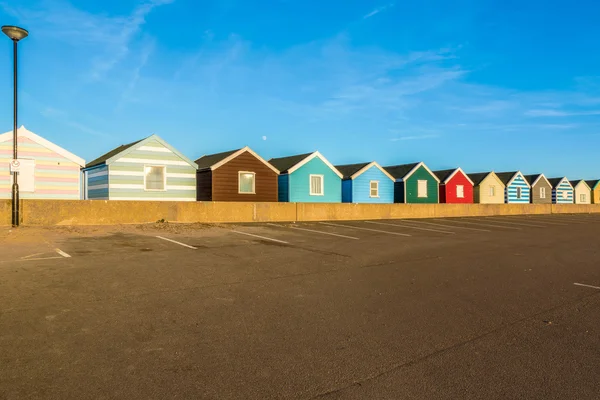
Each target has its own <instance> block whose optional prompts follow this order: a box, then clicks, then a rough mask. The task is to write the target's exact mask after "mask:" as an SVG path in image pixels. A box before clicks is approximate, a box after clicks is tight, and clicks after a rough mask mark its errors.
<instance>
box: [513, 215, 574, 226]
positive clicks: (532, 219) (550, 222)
mask: <svg viewBox="0 0 600 400" xmlns="http://www.w3.org/2000/svg"><path fill="white" fill-rule="evenodd" d="M510 219H511V220H512V221H521V222H533V223H538V222H541V223H542V224H546V225H562V226H569V224H563V223H560V222H554V221H548V220H547V219H541V218H538V217H523V218H520V217H517V218H510Z"/></svg>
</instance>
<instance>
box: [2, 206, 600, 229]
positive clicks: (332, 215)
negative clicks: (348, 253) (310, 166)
mask: <svg viewBox="0 0 600 400" xmlns="http://www.w3.org/2000/svg"><path fill="white" fill-rule="evenodd" d="M21 204H22V205H21V218H22V224H23V225H37V226H53V225H113V224H138V223H151V222H156V221H158V220H161V219H164V220H166V221H170V222H184V223H193V222H201V223H219V222H232V223H243V222H288V221H289V222H291V221H299V222H302V221H325V220H339V221H343V220H369V219H373V220H376V219H400V218H435V217H437V218H443V217H466V216H490V215H520V214H527V215H530V214H551V213H600V205H597V204H595V205H584V204H581V205H578V204H564V205H560V204H552V205H550V204H343V203H342V204H331V203H329V204H328V203H321V204H316V203H246V202H244V203H231V202H164V201H116V200H111V201H104V200H73V201H71V200H22V203H21ZM0 218H1V220H0V225H1V224H3V225H10V220H11V218H10V201H0Z"/></svg>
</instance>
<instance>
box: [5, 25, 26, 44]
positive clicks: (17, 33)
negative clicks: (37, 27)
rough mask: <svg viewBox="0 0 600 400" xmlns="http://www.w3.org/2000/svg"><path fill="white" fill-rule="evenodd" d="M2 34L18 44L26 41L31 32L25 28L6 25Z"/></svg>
mask: <svg viewBox="0 0 600 400" xmlns="http://www.w3.org/2000/svg"><path fill="white" fill-rule="evenodd" d="M2 32H4V34H5V35H6V36H8V37H9V38H10V39H11V40H13V41H15V42H18V41H19V40H21V39H25V38H26V37H27V35H29V32H27V30H25V29H23V28H19V27H18V26H11V25H4V26H3V27H2Z"/></svg>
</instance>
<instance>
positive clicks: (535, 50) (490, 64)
mask: <svg viewBox="0 0 600 400" xmlns="http://www.w3.org/2000/svg"><path fill="white" fill-rule="evenodd" d="M0 14H1V19H0V21H1V22H2V24H18V25H21V26H23V27H25V28H27V29H28V30H29V31H30V34H31V36H30V37H29V38H27V39H26V40H24V41H23V42H21V44H20V61H21V64H20V118H19V125H21V124H24V125H25V126H26V127H27V128H28V129H30V130H32V131H34V132H36V133H38V134H40V135H42V136H44V137H46V138H47V139H49V140H51V141H54V142H56V143H57V144H59V145H61V146H63V147H65V148H67V149H68V150H70V151H72V152H74V153H76V154H77V155H79V156H81V157H84V158H85V159H87V160H91V159H93V158H95V157H97V156H98V155H100V154H101V153H103V152H106V151H108V150H110V149H112V148H114V147H116V146H118V145H120V144H123V143H128V142H131V141H134V140H137V139H140V138H142V137H145V136H148V135H150V134H152V133H156V134H158V135H160V136H161V137H163V138H164V139H165V140H167V141H168V142H169V143H171V144H172V145H173V146H175V147H176V148H178V149H180V150H181V151H182V152H183V153H184V154H186V155H187V156H188V157H190V158H192V159H195V158H197V157H199V156H201V155H203V154H209V153H213V152H219V151H225V150H230V149H234V148H239V147H243V146H245V145H249V146H250V147H252V148H253V149H255V150H256V151H257V152H258V153H260V154H261V155H263V157H265V158H270V157H278V156H285V155H292V154H298V153H302V152H310V151H313V150H320V151H321V152H322V153H323V154H324V155H325V156H326V157H327V158H329V159H330V161H332V162H333V163H334V164H342V163H352V162H363V161H370V160H376V161H378V162H380V163H381V164H384V165H390V164H399V163H405V162H412V161H421V160H422V161H425V162H426V163H427V164H428V165H429V166H430V167H432V168H435V169H438V168H440V169H441V168H450V167H455V166H461V167H463V169H465V170H467V171H472V172H476V171H488V170H492V169H493V170H496V171H503V170H515V169H521V170H522V171H523V172H525V173H536V172H544V173H546V174H547V175H549V176H559V175H567V176H569V177H571V178H589V179H591V178H598V177H600V157H599V156H598V149H600V41H599V40H598V38H599V37H600V28H599V27H598V24H597V16H598V15H600V4H598V2H594V1H591V0H590V1H585V0H582V1H578V2H577V5H576V6H575V5H574V3H572V2H564V1H553V0H550V1H548V0H546V1H539V0H531V1H516V0H506V1H499V0H498V1H488V0H455V1H452V2H448V1H444V0H436V1H434V0H421V1H386V0H382V1H375V0H373V1H353V0H346V1H341V0H339V1H338V0H328V1H323V0H322V1H314V0H305V1H298V0H260V1H248V0H245V1H243V0H205V1H195V0H146V1H140V0H103V1H92V0H89V1H88V0H85V1H83V0H80V1H72V2H69V1H64V0H41V1H38V0H19V1H13V2H8V1H6V2H0ZM3 43H4V45H0V56H1V57H2V60H4V61H3V62H2V63H0V64H1V65H0V73H1V74H2V76H3V77H4V79H3V80H2V81H0V84H1V87H0V93H4V95H3V96H1V97H0V122H1V125H2V126H4V127H5V128H4V129H0V130H1V131H2V132H5V131H9V130H10V129H11V127H12V71H11V68H12V46H11V44H10V42H9V41H8V39H5V41H4V42H3Z"/></svg>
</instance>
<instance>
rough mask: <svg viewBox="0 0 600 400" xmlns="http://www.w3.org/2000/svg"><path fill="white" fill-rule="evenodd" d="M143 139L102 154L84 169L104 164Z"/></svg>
mask: <svg viewBox="0 0 600 400" xmlns="http://www.w3.org/2000/svg"><path fill="white" fill-rule="evenodd" d="M144 139H145V138H144ZM144 139H141V140H137V141H135V142H132V143H129V144H122V145H120V146H119V147H117V148H116V149H113V150H111V151H109V152H108V153H106V154H103V155H101V156H100V157H98V158H96V159H95V160H92V161H90V162H89V163H87V164H86V166H85V167H86V168H89V167H94V166H96V165H100V164H104V163H105V162H106V160H108V159H109V158H111V157H113V156H116V155H117V154H119V153H121V152H123V151H125V150H127V149H128V148H130V147H131V146H134V145H136V144H138V143H139V142H141V141H142V140H144Z"/></svg>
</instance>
